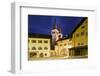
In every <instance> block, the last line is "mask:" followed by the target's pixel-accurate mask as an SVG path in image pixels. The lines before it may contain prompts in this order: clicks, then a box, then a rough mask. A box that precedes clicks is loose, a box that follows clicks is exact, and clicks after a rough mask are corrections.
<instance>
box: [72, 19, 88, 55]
mask: <svg viewBox="0 0 100 76" xmlns="http://www.w3.org/2000/svg"><path fill="white" fill-rule="evenodd" d="M72 46H73V50H72V51H71V55H72V56H87V55H88V19H85V21H84V22H83V23H82V24H81V25H80V26H79V27H78V28H77V29H76V31H75V32H74V33H73V34H72Z"/></svg>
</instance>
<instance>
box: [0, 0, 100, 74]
mask: <svg viewBox="0 0 100 76" xmlns="http://www.w3.org/2000/svg"><path fill="white" fill-rule="evenodd" d="M14 1H17V2H29V3H31V2H33V3H36V4H41V3H49V4H50V6H51V5H52V6H57V7H64V6H67V5H72V6H74V5H76V6H81V7H82V6H88V7H89V6H95V7H97V9H98V12H97V13H98V15H97V19H98V26H97V25H96V27H97V30H96V31H97V34H98V38H97V39H98V43H97V46H99V42H100V34H99V33H100V26H99V25H100V22H99V20H100V14H99V13H100V1H99V0H1V1H0V76H2V75H3V76H13V74H11V73H9V72H8V70H9V69H10V55H11V54H10V52H11V51H10V47H11V40H10V38H11V37H10V36H11V11H10V10H11V8H10V4H11V2H14ZM48 6H49V5H48ZM99 47H100V46H99ZM99 47H98V48H97V49H98V54H97V56H98V59H96V60H95V61H93V62H98V64H97V66H98V67H99V69H97V70H95V69H93V68H92V69H91V70H84V69H80V70H78V69H73V70H69V71H66V70H65V71H60V72H52V73H40V74H36V73H35V74H30V76H31V75H35V76H55V75H56V76H80V75H81V76H85V75H86V76H90V75H91V76H99V71H100V66H99V63H100V59H99V58H100V55H99V53H100V48H99ZM24 75H25V76H28V74H24ZM24 75H23V76H24Z"/></svg>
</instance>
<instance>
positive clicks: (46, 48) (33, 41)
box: [28, 38, 50, 58]
mask: <svg viewBox="0 0 100 76" xmlns="http://www.w3.org/2000/svg"><path fill="white" fill-rule="evenodd" d="M28 52H29V56H30V53H36V55H34V54H33V55H34V56H33V58H34V57H49V56H50V39H45V38H28Z"/></svg>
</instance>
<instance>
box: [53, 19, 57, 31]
mask: <svg viewBox="0 0 100 76" xmlns="http://www.w3.org/2000/svg"><path fill="white" fill-rule="evenodd" d="M53 29H57V25H56V18H55V19H54V25H53Z"/></svg>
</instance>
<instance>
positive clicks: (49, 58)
mask: <svg viewBox="0 0 100 76" xmlns="http://www.w3.org/2000/svg"><path fill="white" fill-rule="evenodd" d="M86 58H88V57H87V56H83V57H82V56H73V57H48V58H31V59H29V60H30V61H31V60H61V59H86Z"/></svg>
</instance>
